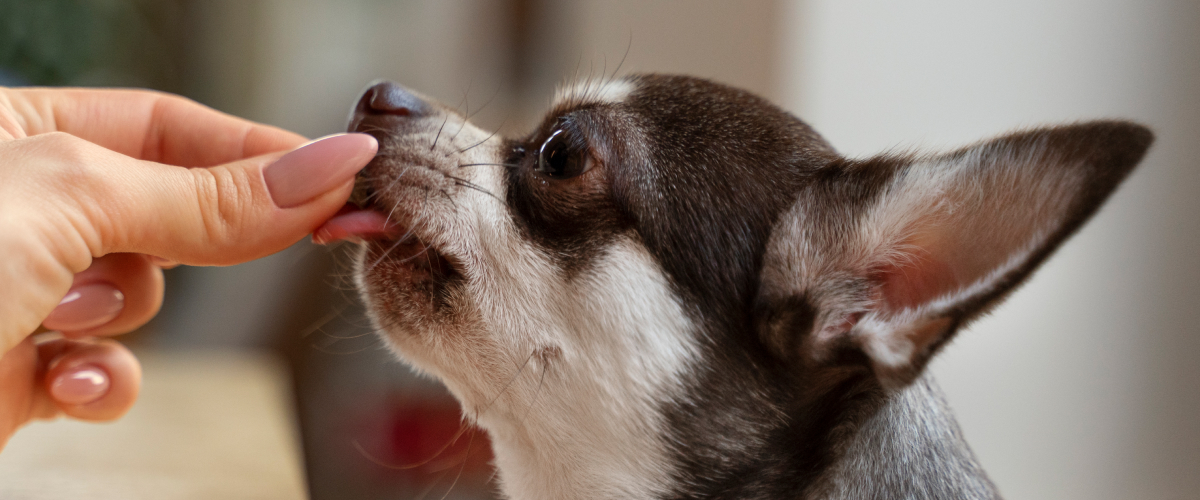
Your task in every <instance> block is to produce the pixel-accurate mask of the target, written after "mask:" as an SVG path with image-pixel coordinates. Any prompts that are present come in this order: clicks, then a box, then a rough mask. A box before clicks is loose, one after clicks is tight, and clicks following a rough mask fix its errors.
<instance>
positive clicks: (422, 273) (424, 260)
mask: <svg viewBox="0 0 1200 500" xmlns="http://www.w3.org/2000/svg"><path fill="white" fill-rule="evenodd" d="M354 201H357V200H354V199H353V198H352V202H351V203H347V204H346V205H345V206H344V207H342V209H341V210H339V211H338V213H337V214H336V215H334V216H333V217H332V218H330V219H329V220H328V221H325V223H324V224H322V225H321V227H319V228H317V229H316V230H315V231H313V242H315V243H318V244H329V243H334V242H338V241H350V242H354V243H360V244H364V245H367V249H368V251H367V265H368V266H370V267H369V268H368V271H370V270H373V269H374V268H376V267H378V266H379V265H380V264H383V263H384V262H386V263H387V264H388V265H387V266H386V267H387V268H389V269H392V270H393V271H404V272H405V273H406V274H407V275H408V278H409V279H410V280H411V281H413V282H433V283H444V282H447V281H449V280H450V279H452V278H454V277H457V276H460V275H461V273H460V272H459V266H458V264H457V261H456V259H453V258H449V257H447V256H446V255H445V254H443V253H442V252H440V251H438V249H437V248H436V247H434V246H433V245H432V244H431V243H429V242H427V241H424V240H422V238H421V237H420V236H419V235H418V234H417V233H416V231H414V228H410V227H406V226H405V225H403V224H400V223H397V222H396V221H394V220H391V219H390V218H389V217H388V216H386V215H384V214H383V213H382V212H381V211H379V210H378V209H376V208H375V207H374V206H372V205H371V204H367V205H366V206H360V205H357V204H355V203H353V202H354Z"/></svg>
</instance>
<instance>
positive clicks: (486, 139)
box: [446, 122, 504, 157]
mask: <svg viewBox="0 0 1200 500" xmlns="http://www.w3.org/2000/svg"><path fill="white" fill-rule="evenodd" d="M503 126H504V122H500V126H499V127H496V130H494V131H492V133H490V134H488V136H487V137H484V138H483V140H481V141H479V142H476V143H475V144H472V145H470V146H467V147H465V148H463V149H460V150H458V151H456V152H454V153H446V157H450V155H452V154H463V153H466V152H467V151H470V150H472V149H474V148H476V147H478V146H480V145H482V144H483V143H485V142H487V141H489V140H491V139H492V138H493V137H495V136H496V134H497V133H499V132H500V128H501V127H503Z"/></svg>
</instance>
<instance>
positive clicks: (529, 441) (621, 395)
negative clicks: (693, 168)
mask: <svg viewBox="0 0 1200 500" xmlns="http://www.w3.org/2000/svg"><path fill="white" fill-rule="evenodd" d="M605 88H608V89H609V90H608V91H606V92H607V93H606V94H605V95H608V96H610V97H611V96H614V95H615V94H614V92H618V90H619V89H620V86H619V85H618V86H617V87H611V86H610V87H605ZM589 92H590V94H589V95H592V96H593V97H594V96H595V90H594V89H593V90H591V91H589ZM460 135H461V137H460V138H458V139H457V140H456V142H457V143H462V144H468V145H469V144H472V143H474V142H476V141H479V140H483V139H484V138H486V137H487V136H486V135H485V134H484V133H483V132H482V131H480V130H478V129H476V128H474V127H473V126H471V125H469V124H468V125H467V126H466V128H465V129H464V131H463V132H462V133H461V134H460ZM430 139H432V138H430ZM497 142H498V141H496V140H492V142H489V143H486V144H484V145H483V146H481V147H478V148H474V149H472V150H470V151H467V152H465V153H463V154H461V155H458V156H457V157H452V158H449V159H448V160H449V161H454V162H457V164H465V163H482V162H495V161H496V159H495V156H496V153H495V150H494V149H491V148H494V147H495V146H496V143H497ZM445 147H446V148H447V149H449V148H455V147H462V146H461V145H459V146H456V145H446V146H445ZM450 150H451V151H453V150H452V149H450ZM444 155H445V152H444V151H443V150H440V149H439V150H437V151H433V152H431V153H430V154H429V159H428V160H427V161H426V162H425V163H429V162H434V161H439V160H437V159H438V158H439V157H443V156H444ZM454 173H455V175H457V176H460V177H463V178H465V179H467V180H469V181H470V182H472V183H474V184H476V185H478V186H480V187H482V188H483V189H486V190H488V191H489V192H491V193H492V194H494V195H495V196H496V197H492V196H488V195H487V194H484V193H481V192H479V191H476V190H472V189H465V188H458V189H452V190H448V193H449V195H450V196H451V197H452V198H453V203H451V202H450V201H449V200H445V199H444V198H439V197H437V196H428V195H425V194H424V192H423V191H419V190H416V191H414V192H413V193H415V194H413V193H409V196H410V197H411V198H410V200H411V201H410V203H403V202H401V203H399V204H398V211H399V212H401V213H399V214H397V216H398V217H400V218H401V219H402V220H418V221H421V223H420V226H421V227H423V228H425V229H424V230H423V231H420V232H419V233H418V234H419V235H420V236H421V237H422V239H423V240H424V241H426V242H429V243H432V244H433V245H434V247H435V248H437V249H438V250H439V251H440V252H441V253H442V254H443V255H446V256H451V257H454V258H455V259H457V260H459V261H461V263H462V272H463V274H464V275H465V276H466V278H467V280H466V281H467V284H466V286H465V293H464V295H465V296H466V297H465V300H464V303H465V304H467V305H466V306H464V307H463V309H464V310H466V313H465V314H463V317H465V318H467V319H465V320H462V321H461V322H449V323H441V322H439V321H437V320H436V319H430V320H428V321H427V322H422V323H421V324H420V325H396V326H392V327H391V328H388V325H390V324H393V323H394V321H389V317H388V314H389V311H380V310H374V311H372V316H373V318H374V319H375V321H376V324H377V325H379V326H380V327H381V328H385V329H386V330H387V331H386V333H387V334H388V335H387V337H388V339H389V341H390V342H391V344H392V346H393V347H394V348H395V349H396V350H397V351H399V352H400V353H401V354H402V355H403V357H404V358H406V359H407V360H408V361H409V362H411V363H412V364H414V365H415V366H417V367H418V368H419V369H421V370H423V371H425V372H427V373H430V374H432V375H434V376H436V377H437V378H439V379H440V380H442V381H443V382H444V383H445V384H446V386H447V387H448V388H449V389H450V391H451V392H452V393H453V394H454V395H455V396H456V397H457V398H458V399H459V400H460V401H461V402H462V404H463V406H464V409H465V410H466V412H467V414H468V415H469V416H471V417H472V418H473V419H474V420H475V421H476V422H477V423H478V424H479V425H480V426H482V427H483V428H485V429H486V430H487V431H488V432H489V435H490V436H491V438H492V441H493V445H494V446H493V450H494V452H495V455H496V463H497V466H498V468H499V470H500V471H501V472H500V480H501V483H502V485H503V490H504V491H505V492H506V494H507V495H509V496H510V497H512V498H519V499H523V500H524V499H569V498H581V499H582V498H612V499H625V498H648V497H652V496H655V495H658V494H662V493H664V492H665V491H666V489H667V488H669V487H670V484H671V482H670V478H669V477H668V474H669V472H670V471H671V465H672V464H671V462H670V459H669V457H668V449H667V445H668V444H667V443H665V442H664V441H663V439H664V438H663V436H665V435H666V432H665V428H664V426H665V425H666V424H665V423H664V422H663V421H662V419H663V417H662V414H661V410H660V405H661V404H662V403H663V402H664V401H666V400H667V399H668V398H669V397H670V396H671V395H674V394H678V393H680V392H682V389H681V388H680V387H679V384H680V383H681V382H680V380H681V378H682V377H681V376H682V374H684V373H686V372H688V371H689V370H691V369H692V365H693V363H694V362H695V360H696V359H697V358H698V356H699V354H698V351H699V348H698V346H696V345H694V342H695V338H696V337H695V335H694V334H693V328H694V325H692V323H691V320H690V319H689V317H688V315H687V314H686V313H685V311H684V310H683V306H682V305H681V303H680V302H679V301H678V300H677V298H676V297H675V295H674V294H673V292H672V291H671V289H670V287H669V285H668V282H667V279H666V277H665V275H664V273H663V271H662V269H660V268H659V267H658V265H657V263H656V262H655V261H654V259H653V258H652V257H651V256H650V255H649V254H648V253H647V251H646V250H645V248H643V247H642V246H641V245H640V244H638V243H635V242H634V241H632V240H629V239H625V238H619V239H617V240H616V241H615V242H614V243H613V244H612V245H610V246H609V247H607V248H606V249H604V250H603V251H602V253H601V254H600V255H599V256H598V257H597V258H596V260H595V261H594V262H592V263H591V264H590V266H589V267H588V269H587V270H586V271H585V272H583V273H581V274H578V275H575V276H573V277H571V278H570V279H568V278H567V277H566V276H567V275H566V273H564V272H562V271H561V270H560V269H558V268H557V267H556V266H555V265H554V263H553V260H552V259H550V257H549V256H547V255H545V254H544V252H542V251H541V250H540V249H538V248H537V247H535V246H534V245H532V244H531V243H530V242H528V241H526V240H525V239H524V238H523V237H522V236H521V234H520V233H519V232H518V229H517V226H516V224H515V221H514V220H513V219H512V217H511V215H510V214H509V212H508V209H507V206H506V205H504V204H503V203H502V202H500V201H499V200H498V199H497V198H499V199H503V198H504V196H505V191H504V189H505V184H504V176H503V172H502V170H501V169H499V168H487V167H483V168H480V167H476V168H467V169H458V170H456V171H454ZM359 278H360V280H364V279H366V278H364V277H362V276H360V277H359ZM364 286H367V287H369V286H370V284H369V283H365V284H364Z"/></svg>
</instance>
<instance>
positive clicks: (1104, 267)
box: [781, 0, 1200, 500]
mask: <svg viewBox="0 0 1200 500" xmlns="http://www.w3.org/2000/svg"><path fill="white" fill-rule="evenodd" d="M782 17H783V23H784V24H785V27H784V28H783V29H784V31H785V32H786V33H787V36H786V37H785V40H784V41H783V46H784V50H783V56H782V58H783V63H784V67H785V68H786V70H785V71H784V72H783V74H784V77H783V82H782V85H781V88H782V89H783V90H782V93H783V94H784V96H785V97H784V103H785V105H787V106H788V107H790V109H792V110H794V111H796V112H797V114H798V115H799V116H800V117H801V118H803V119H805V120H806V121H808V122H809V123H810V124H812V125H813V126H814V127H815V128H816V129H817V130H818V131H820V132H821V133H823V134H824V135H825V136H826V137H827V138H828V139H829V140H830V141H831V142H832V143H833V144H834V146H835V147H838V148H839V149H840V150H841V151H842V152H843V153H844V154H847V155H849V156H865V155H870V154H873V153H876V152H881V151H883V150H886V149H888V148H891V147H895V146H911V145H918V146H926V147H930V148H946V147H954V146H958V145H962V144H964V143H967V142H972V141H975V140H978V139H982V138H984V137H986V136H989V135H993V134H996V133H999V132H1004V131H1007V130H1010V129H1012V128H1015V127H1023V126H1029V125H1034V124H1043V123H1056V122H1064V121H1072V120H1078V119H1087V118H1100V117H1124V118H1130V119H1134V120H1137V121H1141V122H1143V123H1146V124H1148V125H1150V126H1151V127H1152V128H1153V129H1155V131H1156V132H1157V134H1158V142H1157V143H1156V145H1155V146H1154V148H1153V149H1152V150H1151V153H1150V155H1149V156H1148V157H1147V158H1146V160H1145V161H1144V163H1143V164H1142V166H1141V167H1140V169H1139V171H1137V172H1135V174H1134V175H1133V176H1132V177H1131V178H1130V179H1129V181H1128V182H1127V183H1126V184H1125V185H1124V186H1123V187H1122V188H1121V189H1120V190H1119V191H1118V192H1117V194H1116V195H1115V196H1114V197H1113V198H1112V200H1111V201H1110V202H1109V204H1108V205H1107V206H1106V207H1105V208H1104V209H1103V210H1101V211H1100V213H1099V214H1098V216H1097V217H1096V218H1095V219H1094V220H1093V221H1092V222H1091V223H1089V224H1088V225H1087V226H1086V227H1085V228H1084V230H1083V231H1081V232H1080V233H1079V234H1078V235H1076V236H1075V237H1074V238H1073V239H1072V240H1070V241H1069V242H1068V243H1067V244H1066V245H1065V246H1064V247H1063V248H1062V249H1061V250H1060V251H1059V252H1058V254H1057V255H1056V256H1054V257H1053V258H1052V259H1051V260H1050V261H1049V263H1048V264H1047V265H1046V266H1045V267H1043V268H1042V269H1041V270H1040V271H1039V272H1038V273H1037V274H1036V275H1035V276H1034V278H1033V280H1032V281H1031V282H1030V283H1028V284H1027V285H1026V286H1025V287H1024V288H1023V289H1021V290H1019V291H1018V292H1017V293H1016V294H1015V295H1014V296H1013V297H1012V299H1011V300H1009V301H1008V303H1006V304H1005V305H1003V306H1002V307H1000V308H999V309H998V310H997V311H996V312H995V313H994V314H993V315H992V316H990V317H988V318H985V319H983V320H981V321H979V322H978V323H976V324H975V325H973V326H971V327H970V328H968V329H967V330H966V331H963V332H961V333H960V336H959V337H958V339H957V340H956V341H955V342H954V343H953V344H952V345H950V346H949V347H948V348H947V349H946V350H945V351H944V352H943V353H942V355H941V358H940V359H939V360H938V361H936V362H935V364H934V366H933V370H934V372H935V373H936V374H937V376H938V378H939V381H940V382H941V384H942V386H943V387H944V388H945V390H946V392H947V393H948V395H949V397H950V399H951V404H952V405H953V406H954V408H955V410H956V412H957V414H958V416H959V418H960V422H961V423H962V425H963V427H964V431H965V433H966V435H967V438H968V440H969V441H970V442H971V443H972V445H973V447H974V449H975V451H976V453H977V454H978V456H979V458H980V459H981V461H982V462H983V465H984V467H985V468H986V469H987V470H988V471H989V473H990V474H991V476H992V478H993V480H995V481H996V483H997V484H998V485H999V487H1000V488H1001V491H1002V492H1003V493H1004V494H1005V495H1006V496H1007V497H1009V498H1023V499H1037V498H1044V499H1056V500H1062V499H1071V498H1080V499H1083V498H1087V499H1127V498H1196V497H1197V496H1198V495H1200V493H1198V491H1200V363H1197V362H1196V361H1195V358H1196V356H1198V355H1200V326H1197V325H1200V301H1198V300H1197V299H1198V298H1200V284H1198V283H1200V282H1198V280H1197V279H1196V278H1197V277H1200V260H1198V259H1197V252H1196V248H1197V242H1198V241H1200V218H1198V217H1197V215H1198V214H1200V201H1198V198H1200V196H1198V195H1200V169H1197V168H1196V167H1197V166H1198V165H1197V160H1196V158H1198V157H1200V141H1197V139H1200V137H1197V131H1200V105H1198V103H1200V35H1198V34H1200V3H1198V2H1194V0H1099V1H1096V0H1090V1H1089V0H1052V1H1047V0H1010V1H1006V2H995V1H991V2H977V1H970V2H964V1H957V0H917V1H907V2H890V1H886V0H793V1H791V2H789V12H788V14H787V15H785V16H782Z"/></svg>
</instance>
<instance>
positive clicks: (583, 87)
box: [553, 79, 634, 109]
mask: <svg viewBox="0 0 1200 500" xmlns="http://www.w3.org/2000/svg"><path fill="white" fill-rule="evenodd" d="M633 90H634V84H633V82H630V81H629V80H626V79H618V80H585V81H581V82H576V83H573V84H570V85H565V86H563V87H560V88H559V89H558V91H557V92H555V94H554V106H553V108H554V109H563V108H567V107H576V106H581V105H585V104H620V103H622V102H624V101H625V99H626V98H628V97H629V94H630V93H632V92H633Z"/></svg>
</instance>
